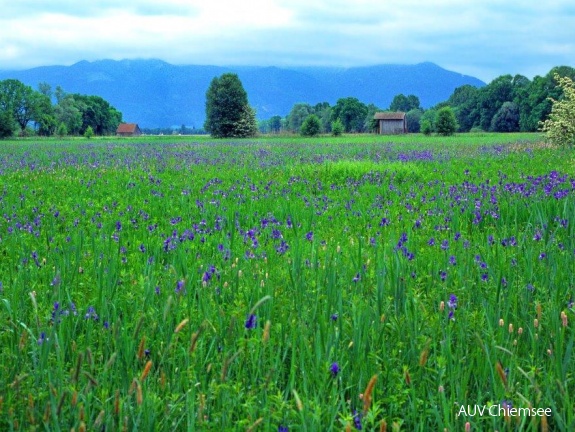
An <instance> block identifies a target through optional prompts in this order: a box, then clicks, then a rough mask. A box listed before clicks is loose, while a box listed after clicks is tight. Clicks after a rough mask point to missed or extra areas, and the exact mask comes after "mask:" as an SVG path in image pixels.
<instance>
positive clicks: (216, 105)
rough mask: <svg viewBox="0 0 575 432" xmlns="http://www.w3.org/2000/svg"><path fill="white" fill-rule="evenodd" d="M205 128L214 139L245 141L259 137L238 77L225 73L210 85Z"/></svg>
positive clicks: (252, 112)
mask: <svg viewBox="0 0 575 432" xmlns="http://www.w3.org/2000/svg"><path fill="white" fill-rule="evenodd" d="M204 128H205V129H206V131H207V132H209V133H210V134H211V135H212V136H213V137H214V138H245V137H250V136H254V135H255V134H256V133H257V123H256V121H255V113H254V111H253V109H251V108H250V107H249V105H248V95H247V93H246V91H245V90H244V87H243V85H242V83H241V81H240V79H239V77H238V75H237V74H233V73H225V74H223V75H222V76H220V77H215V78H214V79H213V80H212V82H211V83H210V86H209V88H208V90H207V92H206V121H205V123H204Z"/></svg>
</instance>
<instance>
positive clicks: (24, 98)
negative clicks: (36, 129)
mask: <svg viewBox="0 0 575 432" xmlns="http://www.w3.org/2000/svg"><path fill="white" fill-rule="evenodd" d="M36 95H37V93H36V92H34V90H32V87H30V86H27V85H24V84H23V83H21V82H20V81H18V80H15V79H7V80H4V81H0V110H8V111H10V112H11V114H12V118H13V119H14V120H15V121H16V123H18V125H19V126H20V129H21V130H22V131H24V130H25V129H26V126H27V125H28V123H29V122H30V121H31V120H32V119H33V118H34V116H35V115H36V113H37V108H38V107H37V104H38V98H37V96H36Z"/></svg>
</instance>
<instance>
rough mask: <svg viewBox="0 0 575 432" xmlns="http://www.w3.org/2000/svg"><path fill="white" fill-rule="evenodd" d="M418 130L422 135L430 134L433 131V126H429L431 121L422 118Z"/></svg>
mask: <svg viewBox="0 0 575 432" xmlns="http://www.w3.org/2000/svg"><path fill="white" fill-rule="evenodd" d="M419 130H420V132H421V133H422V134H424V135H431V133H432V132H433V126H431V122H430V121H429V120H422V122H421V126H420V128H419Z"/></svg>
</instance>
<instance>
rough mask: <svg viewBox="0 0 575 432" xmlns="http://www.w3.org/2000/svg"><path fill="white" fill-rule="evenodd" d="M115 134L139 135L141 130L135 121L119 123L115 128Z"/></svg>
mask: <svg viewBox="0 0 575 432" xmlns="http://www.w3.org/2000/svg"><path fill="white" fill-rule="evenodd" d="M116 135H117V136H126V137H131V136H140V135H142V131H141V130H140V127H139V126H138V125H137V124H136V123H120V124H119V125H118V129H116Z"/></svg>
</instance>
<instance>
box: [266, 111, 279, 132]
mask: <svg viewBox="0 0 575 432" xmlns="http://www.w3.org/2000/svg"><path fill="white" fill-rule="evenodd" d="M281 129H282V118H281V116H279V115H276V116H273V117H272V118H270V119H269V120H268V130H267V132H269V133H276V134H277V133H280V131H281Z"/></svg>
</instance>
